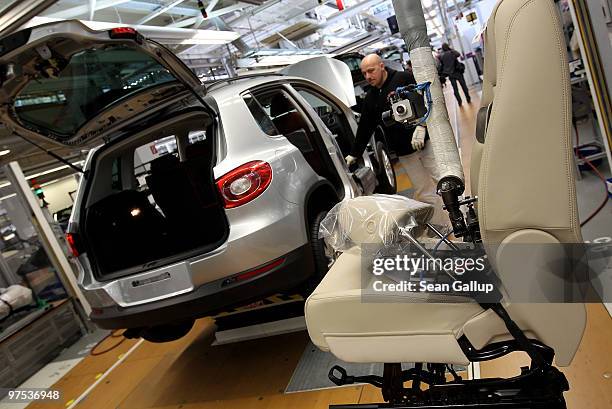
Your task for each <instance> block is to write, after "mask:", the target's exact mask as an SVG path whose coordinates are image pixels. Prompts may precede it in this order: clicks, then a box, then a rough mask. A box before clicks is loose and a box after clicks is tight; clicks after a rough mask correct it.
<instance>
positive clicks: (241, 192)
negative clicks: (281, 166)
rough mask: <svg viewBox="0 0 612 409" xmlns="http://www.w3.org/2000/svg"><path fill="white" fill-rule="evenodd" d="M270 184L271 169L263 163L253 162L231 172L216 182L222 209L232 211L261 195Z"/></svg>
mask: <svg viewBox="0 0 612 409" xmlns="http://www.w3.org/2000/svg"><path fill="white" fill-rule="evenodd" d="M270 182H272V167H271V166H270V164H268V163H266V162H263V161H259V160H257V161H253V162H249V163H245V164H244V165H242V166H240V167H238V168H236V169H234V170H232V171H231V172H229V173H227V174H225V175H224V176H221V177H220V178H219V180H217V187H218V188H219V191H220V192H221V195H222V196H223V200H224V202H225V203H224V207H225V208H226V209H232V208H234V207H238V206H242V205H243V204H245V203H248V202H250V201H251V200H253V199H255V198H256V197H257V196H259V195H261V194H262V193H263V192H264V191H265V190H266V188H267V187H268V186H269V185H270Z"/></svg>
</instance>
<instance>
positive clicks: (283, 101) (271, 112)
mask: <svg viewBox="0 0 612 409" xmlns="http://www.w3.org/2000/svg"><path fill="white" fill-rule="evenodd" d="M249 95H250V102H249V101H247V100H246V99H245V101H246V102H247V105H249V103H250V107H249V109H251V113H252V114H253V117H254V118H255V120H256V121H257V123H258V124H259V127H260V128H261V130H262V131H264V132H266V133H267V134H268V135H284V136H286V137H289V136H290V135H291V134H293V133H295V132H298V131H303V132H306V133H308V131H309V130H310V129H311V127H310V126H309V123H308V120H307V119H306V118H305V117H304V115H303V114H302V113H301V112H300V111H299V110H298V108H297V106H296V105H295V103H294V102H293V100H292V99H291V98H290V97H289V95H288V94H287V93H286V92H285V91H283V90H281V89H275V90H267V91H262V92H258V93H255V94H249ZM251 107H253V109H252V108H251ZM255 107H257V108H255ZM254 111H255V112H254ZM258 118H259V119H258ZM270 124H271V126H272V127H270ZM272 132H273V133H272Z"/></svg>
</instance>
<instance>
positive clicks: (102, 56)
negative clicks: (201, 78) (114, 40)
mask: <svg viewBox="0 0 612 409" xmlns="http://www.w3.org/2000/svg"><path fill="white" fill-rule="evenodd" d="M41 64H43V63H41ZM47 64H50V63H47ZM54 64H55V65H57V67H58V69H59V74H58V75H57V76H56V75H53V74H46V76H41V77H40V78H38V79H37V80H36V81H30V82H29V83H28V84H27V85H26V86H25V87H24V88H23V90H21V92H20V93H19V94H18V95H17V97H16V99H15V111H16V113H17V116H18V117H19V119H20V120H21V121H22V122H24V124H26V125H28V126H30V127H32V128H34V129H36V130H38V131H39V132H43V133H45V132H51V133H53V134H56V135H66V136H70V135H72V134H74V133H76V131H77V130H78V129H79V128H80V127H81V126H83V125H84V124H85V123H86V122H87V121H89V120H90V119H92V118H94V117H95V116H96V115H97V114H98V113H100V112H101V111H102V110H104V109H105V108H106V107H108V106H109V105H111V104H113V103H114V102H116V101H118V100H120V99H122V98H124V97H126V96H129V95H131V94H134V93H137V92H139V91H142V90H144V89H147V88H152V87H155V86H158V85H160V84H164V83H168V82H171V81H175V78H174V77H173V76H172V75H171V74H170V72H169V71H168V70H167V69H166V68H164V67H163V66H162V65H161V64H160V63H158V62H157V61H156V60H155V59H153V58H152V57H151V56H149V55H148V54H145V53H144V52H142V51H139V50H137V49H133V48H129V47H127V46H107V47H102V48H93V49H88V50H84V51H81V52H78V53H76V54H74V55H73V56H72V57H71V58H70V60H69V61H65V60H62V59H61V58H60V57H56V58H55V59H54ZM44 68H45V67H43V66H41V68H40V69H41V72H48V73H52V72H53V70H51V69H49V70H47V71H45V69H44Z"/></svg>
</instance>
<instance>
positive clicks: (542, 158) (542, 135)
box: [471, 0, 586, 365]
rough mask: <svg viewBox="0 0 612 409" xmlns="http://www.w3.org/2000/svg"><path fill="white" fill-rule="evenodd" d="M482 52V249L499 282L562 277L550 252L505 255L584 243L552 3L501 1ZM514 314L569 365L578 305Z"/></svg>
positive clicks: (477, 188) (564, 69) (581, 313)
mask: <svg viewBox="0 0 612 409" xmlns="http://www.w3.org/2000/svg"><path fill="white" fill-rule="evenodd" d="M484 50H485V65H484V81H483V94H482V101H481V112H480V114H479V122H480V123H479V126H478V128H480V129H482V130H484V132H482V133H481V134H480V135H478V138H479V141H478V142H475V143H474V148H473V153H472V166H471V182H472V194H474V195H478V197H479V200H478V210H479V219H480V228H481V233H482V237H483V243H484V244H485V246H486V248H487V253H488V255H489V259H490V260H491V262H492V264H493V265H494V267H495V268H496V270H497V272H498V274H499V275H500V277H501V278H502V281H506V280H505V278H506V279H507V278H509V277H514V278H516V276H517V275H521V278H522V277H524V278H525V280H531V281H532V282H533V283H542V282H548V279H549V276H551V275H559V273H560V272H558V271H550V270H548V269H547V268H545V267H543V266H549V265H551V264H552V261H551V260H549V259H547V257H552V256H551V254H553V253H554V254H557V255H558V254H559V253H558V252H555V251H553V252H546V251H541V252H540V253H538V254H536V255H531V256H532V260H530V261H529V262H526V261H525V259H523V260H511V259H510V258H511V257H516V252H515V251H507V250H508V249H511V248H512V247H513V246H515V245H516V246H520V245H521V244H523V245H525V244H527V245H530V246H531V245H537V244H538V243H548V245H551V246H554V245H558V246H561V247H563V244H565V243H579V242H581V241H582V238H581V234H580V225H579V221H578V212H577V204H576V187H575V179H574V169H573V157H572V155H573V151H572V149H573V148H572V142H571V130H570V129H571V128H570V126H571V115H572V113H571V92H570V83H569V68H568V61H567V55H566V45H565V40H564V37H563V31H562V26H561V22H560V19H559V16H558V11H557V9H556V7H555V4H554V3H553V1H552V0H501V1H500V2H499V3H498V4H497V6H496V7H495V9H494V10H493V13H492V15H491V17H490V19H489V21H488V24H487V28H486V32H485V47H484ZM487 111H488V113H487ZM487 117H488V120H487ZM483 121H486V124H485V123H483ZM485 125H486V126H485ZM508 245H510V246H508ZM516 246H515V248H514V250H515V249H516ZM519 310H520V311H522V312H516V313H515V314H516V316H515V317H513V318H515V319H516V320H517V321H520V322H521V323H522V324H523V325H524V326H527V327H529V328H530V329H531V330H532V331H533V332H535V333H536V334H537V335H538V338H540V339H541V340H542V341H543V342H545V343H547V345H549V346H551V347H553V348H554V349H555V350H556V352H557V363H558V364H560V365H563V364H566V363H569V361H571V359H572V357H573V355H574V353H575V351H576V349H577V347H578V344H579V342H580V339H581V336H582V332H583V329H584V325H585V320H586V318H585V309H584V305H583V304H533V305H531V306H530V307H529V308H522V309H521V308H517V309H516V311H519Z"/></svg>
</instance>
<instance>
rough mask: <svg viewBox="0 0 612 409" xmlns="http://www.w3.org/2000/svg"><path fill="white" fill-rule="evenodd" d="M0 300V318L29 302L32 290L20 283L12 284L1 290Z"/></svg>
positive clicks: (30, 301)
mask: <svg viewBox="0 0 612 409" xmlns="http://www.w3.org/2000/svg"><path fill="white" fill-rule="evenodd" d="M0 300H1V301H0V319H3V318H5V317H7V316H8V315H9V314H10V313H11V311H15V310H17V309H19V308H22V307H25V306H26V305H28V304H31V303H32V290H31V289H29V288H27V287H24V286H21V285H12V286H10V287H8V288H6V289H5V290H4V291H2V294H0Z"/></svg>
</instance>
